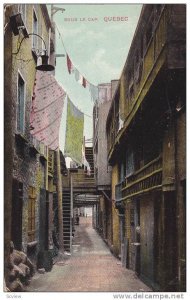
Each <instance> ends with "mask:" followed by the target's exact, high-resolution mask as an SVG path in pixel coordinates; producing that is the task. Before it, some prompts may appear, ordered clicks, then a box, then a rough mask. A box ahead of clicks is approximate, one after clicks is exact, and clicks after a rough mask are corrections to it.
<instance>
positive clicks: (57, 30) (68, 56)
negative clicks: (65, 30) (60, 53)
mask: <svg viewBox="0 0 190 300" xmlns="http://www.w3.org/2000/svg"><path fill="white" fill-rule="evenodd" d="M56 29H57V31H58V33H59V37H60V39H61V43H62V45H63V48H64V50H65V53H66V54H67V55H68V52H67V50H66V47H65V44H64V42H63V38H62V35H61V33H60V31H59V28H58V27H57V24H56ZM68 57H70V56H69V55H68ZM72 65H73V67H74V68H75V69H76V70H77V71H78V72H79V73H80V74H81V75H82V77H83V78H86V77H85V76H83V74H82V73H81V72H80V71H79V70H78V68H77V67H76V66H75V65H74V64H73V61H72ZM85 80H86V79H85ZM86 81H87V82H88V83H89V84H90V85H92V86H93V87H96V88H98V87H97V85H95V84H93V83H91V82H90V81H89V80H86Z"/></svg>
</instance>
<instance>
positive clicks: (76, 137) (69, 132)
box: [64, 99, 84, 164]
mask: <svg viewBox="0 0 190 300" xmlns="http://www.w3.org/2000/svg"><path fill="white" fill-rule="evenodd" d="M83 131H84V114H83V113H82V112H81V111H80V110H79V109H78V108H77V107H76V106H75V105H74V104H73V103H72V102H71V100H70V99H68V102H67V123H66V138H65V149H64V153H65V156H68V157H70V158H72V159H73V160H74V161H75V162H76V163H78V164H82V142H83Z"/></svg>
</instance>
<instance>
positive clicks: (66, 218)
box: [63, 191, 72, 252]
mask: <svg viewBox="0 0 190 300" xmlns="http://www.w3.org/2000/svg"><path fill="white" fill-rule="evenodd" d="M70 198H71V197H70V191H63V242H64V250H65V251H68V252H70V251H71V237H72V222H71V200H70Z"/></svg>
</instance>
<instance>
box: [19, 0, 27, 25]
mask: <svg viewBox="0 0 190 300" xmlns="http://www.w3.org/2000/svg"><path fill="white" fill-rule="evenodd" d="M18 11H19V12H20V13H21V15H22V20H23V23H24V25H26V4H19V5H18Z"/></svg>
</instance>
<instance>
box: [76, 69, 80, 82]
mask: <svg viewBox="0 0 190 300" xmlns="http://www.w3.org/2000/svg"><path fill="white" fill-rule="evenodd" d="M79 78H80V73H79V70H77V68H75V80H76V81H79Z"/></svg>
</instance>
